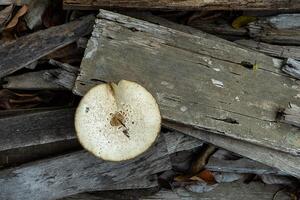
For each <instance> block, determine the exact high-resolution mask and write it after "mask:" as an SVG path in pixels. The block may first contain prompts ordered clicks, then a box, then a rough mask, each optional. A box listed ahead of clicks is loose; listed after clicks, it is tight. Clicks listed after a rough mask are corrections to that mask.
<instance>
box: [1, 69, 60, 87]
mask: <svg viewBox="0 0 300 200" xmlns="http://www.w3.org/2000/svg"><path fill="white" fill-rule="evenodd" d="M57 71H58V70H56V69H50V70H41V71H34V72H27V73H24V74H20V75H15V76H8V77H5V78H4V79H3V80H4V82H6V83H5V84H3V85H2V86H3V88H7V89H18V90H45V89H51V90H62V89H64V87H62V86H60V85H58V84H56V83H54V82H51V81H47V80H45V79H44V78H43V76H44V74H45V73H46V72H47V73H57Z"/></svg>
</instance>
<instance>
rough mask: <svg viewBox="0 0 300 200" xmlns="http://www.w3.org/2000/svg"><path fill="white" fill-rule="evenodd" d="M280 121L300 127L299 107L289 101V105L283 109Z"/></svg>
mask: <svg viewBox="0 0 300 200" xmlns="http://www.w3.org/2000/svg"><path fill="white" fill-rule="evenodd" d="M280 118H281V119H280V121H282V122H284V123H287V124H291V125H294V126H297V127H300V107H299V106H297V105H295V104H292V103H290V104H289V106H288V107H287V108H286V109H284V111H283V112H282V116H280Z"/></svg>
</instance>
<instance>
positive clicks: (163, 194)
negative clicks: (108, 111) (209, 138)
mask: <svg viewBox="0 0 300 200" xmlns="http://www.w3.org/2000/svg"><path fill="white" fill-rule="evenodd" d="M280 188H281V186H279V185H266V184H263V183H260V182H251V183H249V184H245V183H243V182H241V181H237V182H232V183H222V184H219V185H218V186H217V187H216V188H215V189H214V190H212V191H210V192H206V193H201V194H197V193H194V192H189V191H188V190H186V189H184V188H176V189H174V191H172V190H167V189H161V190H160V191H159V192H157V193H155V194H153V195H146V194H143V193H142V194H140V195H138V196H133V197H132V195H124V194H123V195H118V193H116V192H115V191H110V192H108V191H107V192H100V193H84V194H78V195H73V196H70V197H67V198H64V199H63V200H85V199H88V200H114V199H124V200H127V199H139V200H154V199H156V200H157V199H165V200H199V199H200V200H216V199H218V200H233V199H241V197H242V198H243V199H244V200H253V199H259V200H270V199H272V197H273V195H274V194H275V193H276V192H277V191H278V190H279V189H280ZM137 192H138V191H137ZM137 192H136V193H137ZM130 197H131V198H130ZM277 198H278V199H280V200H289V199H290V197H289V195H288V194H286V193H284V192H279V193H278V195H277Z"/></svg>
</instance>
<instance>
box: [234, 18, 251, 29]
mask: <svg viewBox="0 0 300 200" xmlns="http://www.w3.org/2000/svg"><path fill="white" fill-rule="evenodd" d="M254 21H256V17H253V16H239V17H237V18H236V19H235V20H233V22H232V24H231V25H232V27H233V28H235V29H239V28H241V27H244V26H246V25H248V24H249V23H250V22H254Z"/></svg>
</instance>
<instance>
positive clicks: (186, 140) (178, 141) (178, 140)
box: [163, 131, 203, 154]
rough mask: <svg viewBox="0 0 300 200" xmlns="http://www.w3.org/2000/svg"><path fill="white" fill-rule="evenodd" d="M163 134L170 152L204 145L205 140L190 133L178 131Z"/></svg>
mask: <svg viewBox="0 0 300 200" xmlns="http://www.w3.org/2000/svg"><path fill="white" fill-rule="evenodd" d="M163 136H164V138H165V140H166V144H167V149H168V152H169V154H172V153H175V152H179V151H185V150H190V149H193V148H196V147H200V146H202V145H203V142H202V141H201V140H198V139H196V138H193V137H191V136H188V135H184V134H182V133H180V132H177V131H174V132H167V133H163Z"/></svg>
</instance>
